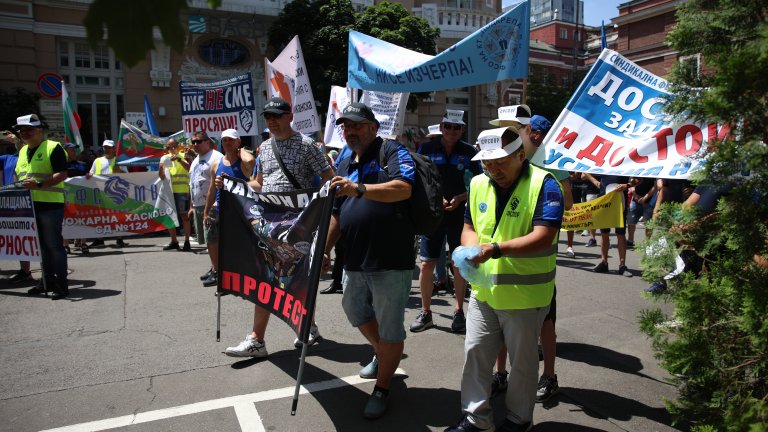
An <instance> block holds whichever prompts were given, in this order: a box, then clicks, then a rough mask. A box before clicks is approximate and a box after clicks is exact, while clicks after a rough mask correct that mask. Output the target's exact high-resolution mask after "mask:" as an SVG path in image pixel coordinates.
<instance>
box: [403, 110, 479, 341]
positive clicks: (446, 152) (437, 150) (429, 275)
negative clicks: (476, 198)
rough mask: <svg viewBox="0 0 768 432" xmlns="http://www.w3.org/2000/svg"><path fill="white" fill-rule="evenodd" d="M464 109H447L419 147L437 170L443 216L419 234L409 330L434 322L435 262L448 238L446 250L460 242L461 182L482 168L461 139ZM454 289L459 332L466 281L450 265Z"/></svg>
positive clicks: (455, 323) (453, 325)
mask: <svg viewBox="0 0 768 432" xmlns="http://www.w3.org/2000/svg"><path fill="white" fill-rule="evenodd" d="M463 117H464V111H461V110H453V109H449V110H447V112H446V114H445V116H443V120H442V122H441V123H440V135H439V136H438V137H436V138H434V139H432V140H431V141H429V142H426V143H424V144H423V145H422V146H421V147H420V148H419V153H420V154H423V155H426V156H429V158H430V159H432V161H433V162H434V163H435V165H437V169H438V170H439V171H440V180H441V183H442V187H443V208H444V210H445V213H443V220H442V222H441V223H440V227H439V228H438V229H437V231H435V232H434V233H432V234H430V235H423V236H421V242H420V248H419V258H421V266H420V270H421V271H420V273H419V288H420V290H421V310H420V311H419V314H418V315H417V316H416V318H415V319H414V320H413V323H411V327H410V330H411V331H412V332H420V331H424V330H426V329H428V328H430V327H433V326H434V322H433V321H432V311H431V310H430V305H431V303H432V291H433V289H434V275H433V272H434V271H435V265H436V264H437V262H438V259H439V258H440V255H441V253H445V251H441V250H440V249H441V248H442V249H445V242H446V240H447V242H448V249H449V250H448V253H449V254H451V253H452V252H453V250H454V249H456V247H458V246H459V245H460V240H461V229H462V226H463V223H464V203H465V201H466V200H467V189H466V184H465V182H464V172H465V171H466V170H469V171H471V172H472V175H473V176H475V175H478V174H481V173H482V172H483V170H482V168H481V167H480V164H479V163H477V162H472V158H473V157H474V156H475V154H476V151H475V149H474V148H473V147H472V146H471V145H469V144H467V143H466V142H464V141H462V140H461V137H462V135H463V134H464V130H465V126H466V123H464V118H463ZM453 277H454V293H455V296H456V305H455V306H454V309H453V320H452V322H451V331H454V332H462V331H464V327H465V325H466V320H465V318H464V294H465V293H466V288H467V282H466V281H465V280H464V278H463V277H461V274H460V273H459V271H458V269H457V268H456V267H454V269H453Z"/></svg>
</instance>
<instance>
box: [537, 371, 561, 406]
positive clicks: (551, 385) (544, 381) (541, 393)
mask: <svg viewBox="0 0 768 432" xmlns="http://www.w3.org/2000/svg"><path fill="white" fill-rule="evenodd" d="M559 391H560V387H558V385H557V375H555V376H553V377H551V376H548V375H542V376H541V378H539V387H538V389H537V390H536V402H544V401H545V400H547V399H549V398H551V397H552V396H554V395H556V394H557V392H559Z"/></svg>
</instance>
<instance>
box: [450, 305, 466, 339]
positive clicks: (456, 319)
mask: <svg viewBox="0 0 768 432" xmlns="http://www.w3.org/2000/svg"><path fill="white" fill-rule="evenodd" d="M466 329H467V320H466V319H465V318H464V311H463V310H461V309H459V310H457V311H455V312H454V313H453V321H451V331H452V332H454V333H460V332H463V331H464V330H466Z"/></svg>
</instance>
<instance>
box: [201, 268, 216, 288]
mask: <svg viewBox="0 0 768 432" xmlns="http://www.w3.org/2000/svg"><path fill="white" fill-rule="evenodd" d="M218 283H219V275H218V274H216V272H211V275H210V276H208V279H206V280H204V281H203V286H205V287H209V286H214V285H217V284H218Z"/></svg>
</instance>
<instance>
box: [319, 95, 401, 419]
mask: <svg viewBox="0 0 768 432" xmlns="http://www.w3.org/2000/svg"><path fill="white" fill-rule="evenodd" d="M336 124H341V125H343V127H344V138H345V139H346V141H347V146H348V147H349V148H350V150H351V151H352V155H351V156H350V157H348V158H346V159H344V160H342V161H341V163H340V164H339V170H338V175H337V176H336V177H334V178H333V180H332V182H331V187H335V188H336V196H337V200H336V202H335V204H334V209H333V214H332V217H331V224H330V227H329V230H328V240H327V242H326V244H325V257H324V263H323V264H324V265H323V267H324V270H326V271H327V270H328V268H329V267H330V257H329V254H330V251H331V249H332V248H333V245H334V244H335V243H336V241H337V240H339V241H341V242H342V243H343V245H344V251H345V253H344V275H343V276H342V284H343V286H344V294H343V298H342V307H343V308H344V313H345V314H346V315H347V319H348V320H349V322H350V324H352V325H353V326H354V327H357V329H358V330H359V331H360V333H362V334H363V336H364V337H365V338H366V339H367V340H368V342H369V343H370V344H371V345H372V346H373V351H374V353H375V356H374V358H373V360H372V361H371V362H370V363H369V364H368V365H367V366H365V367H364V368H363V369H361V370H360V376H361V377H363V378H375V379H376V385H375V386H374V388H373V393H372V395H371V396H370V398H369V399H368V402H367V403H366V405H365V408H364V409H363V416H364V417H366V418H369V419H375V418H379V417H381V416H383V415H384V413H385V411H386V409H387V401H388V398H389V390H390V384H391V381H392V377H393V376H394V374H395V370H396V369H397V366H398V365H399V364H400V358H401V356H402V354H403V347H404V341H405V337H406V332H405V327H404V325H403V319H404V317H405V306H406V304H407V302H408V296H409V294H410V291H411V273H412V271H413V262H414V259H415V257H414V253H413V252H414V251H413V239H414V230H413V228H412V227H411V224H410V223H409V222H407V220H406V219H405V218H404V216H403V215H402V214H401V212H400V209H401V207H400V204H399V202H401V201H404V200H407V199H408V198H409V197H410V195H411V189H412V185H413V184H414V181H415V175H414V170H415V164H414V161H413V158H412V157H411V155H410V153H408V150H407V149H406V148H405V147H404V146H403V145H402V144H400V143H398V142H397V141H393V140H383V139H382V138H380V137H378V136H377V132H378V130H379V122H378V120H376V117H375V116H374V114H373V111H371V109H370V108H369V107H368V106H366V105H365V104H362V103H352V104H349V105H348V106H347V107H345V108H344V111H343V112H342V115H341V117H339V118H338V119H337V120H336Z"/></svg>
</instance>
